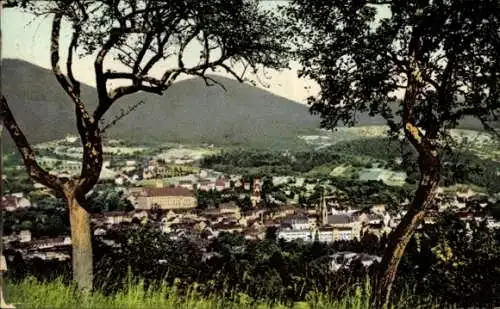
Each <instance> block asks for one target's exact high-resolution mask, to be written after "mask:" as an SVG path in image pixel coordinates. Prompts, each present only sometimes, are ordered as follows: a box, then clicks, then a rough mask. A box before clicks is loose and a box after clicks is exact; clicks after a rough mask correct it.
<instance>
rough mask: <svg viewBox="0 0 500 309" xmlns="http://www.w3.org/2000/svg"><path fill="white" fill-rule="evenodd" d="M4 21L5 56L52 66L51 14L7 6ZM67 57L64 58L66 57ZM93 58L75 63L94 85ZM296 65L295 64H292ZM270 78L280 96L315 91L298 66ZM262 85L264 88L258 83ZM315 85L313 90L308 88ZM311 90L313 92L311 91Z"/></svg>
mask: <svg viewBox="0 0 500 309" xmlns="http://www.w3.org/2000/svg"><path fill="white" fill-rule="evenodd" d="M277 2H278V1H269V2H268V3H266V6H272V5H274V4H276V3H277ZM1 23H2V57H3V58H16V59H22V60H25V61H29V62H31V63H34V64H36V65H39V66H42V67H44V68H50V53H49V48H50V32H51V17H45V18H36V19H34V18H33V16H32V15H29V14H26V13H22V12H20V11H18V10H16V9H4V10H3V12H2V16H1ZM61 34H62V35H61V46H67V45H68V44H69V38H70V34H71V32H70V29H69V27H67V25H66V27H65V25H64V24H63V27H62V32H61ZM65 50H66V48H62V53H61V56H62V57H65ZM63 59H64V58H63ZM190 59H191V61H195V60H197V59H198V53H197V52H196V51H195V50H193V51H191V52H189V51H188V54H187V55H186V62H187V63H189V62H190ZM93 60H94V57H85V58H82V59H79V60H78V61H75V62H74V72H75V74H76V76H77V78H79V80H80V81H82V82H84V83H86V84H89V85H95V82H94V78H95V77H94V70H93ZM292 67H294V66H292ZM269 73H270V74H269V75H270V76H271V80H269V81H266V83H267V84H268V85H269V88H267V90H268V91H270V92H272V93H275V94H277V95H280V96H283V97H286V98H289V99H292V100H295V101H299V102H304V101H305V99H306V98H307V97H308V96H309V95H311V94H314V92H315V91H316V90H317V87H316V85H315V84H314V83H313V82H311V81H306V80H302V79H298V78H297V74H296V69H292V70H285V71H283V72H276V71H270V72H269ZM259 87H262V86H260V85H259ZM305 87H312V90H305ZM311 91H312V92H311Z"/></svg>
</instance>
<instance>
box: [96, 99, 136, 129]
mask: <svg viewBox="0 0 500 309" xmlns="http://www.w3.org/2000/svg"><path fill="white" fill-rule="evenodd" d="M142 104H144V101H142V100H141V101H139V102H137V103H136V104H133V105H131V106H129V108H127V110H121V112H120V115H118V116H116V117H115V119H113V121H111V122H110V123H108V124H105V125H103V126H102V128H101V134H104V132H106V130H108V129H109V128H111V127H113V126H115V125H116V124H117V123H118V121H120V120H121V119H123V118H125V117H126V116H127V115H128V114H130V113H131V112H133V111H135V110H136V109H137V108H138V107H139V106H141V105H142Z"/></svg>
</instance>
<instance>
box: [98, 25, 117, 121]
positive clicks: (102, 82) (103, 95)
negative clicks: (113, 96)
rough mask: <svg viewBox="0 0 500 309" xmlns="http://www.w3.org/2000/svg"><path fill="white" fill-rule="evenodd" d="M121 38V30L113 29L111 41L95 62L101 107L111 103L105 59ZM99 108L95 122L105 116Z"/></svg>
mask: <svg viewBox="0 0 500 309" xmlns="http://www.w3.org/2000/svg"><path fill="white" fill-rule="evenodd" d="M121 36H122V32H121V31H120V30H119V29H116V28H113V29H112V30H111V34H110V36H109V39H108V40H107V41H106V43H104V45H103V47H102V48H101V50H100V51H99V53H98V54H97V56H96V59H95V61H94V69H95V79H96V88H97V94H98V97H99V106H101V104H107V102H108V101H109V97H108V91H107V86H106V77H105V76H104V72H103V62H104V58H105V57H106V55H107V54H108V52H109V50H110V49H111V48H112V47H113V46H114V45H115V44H116V43H117V42H118V40H119V39H120V37H121ZM99 106H98V107H97V109H96V110H95V111H94V118H95V121H99V120H100V119H101V117H102V115H103V114H104V113H103V112H101V110H102V109H100V108H99Z"/></svg>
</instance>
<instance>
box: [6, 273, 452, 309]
mask: <svg viewBox="0 0 500 309" xmlns="http://www.w3.org/2000/svg"><path fill="white" fill-rule="evenodd" d="M5 295H6V300H7V302H8V303H13V304H15V305H16V307H17V308H51V309H62V308H89V309H101V308H109V309H114V308H116V309H118V308H120V309H122V308H128V309H132V308H165V309H264V308H270V309H284V308H291V309H368V308H369V299H370V286H369V284H368V283H367V284H365V285H364V286H361V285H358V286H355V287H353V288H352V290H351V291H347V292H346V293H345V295H343V296H342V297H341V299H340V300H332V299H330V298H328V297H326V296H325V294H322V293H319V292H317V293H309V294H308V295H307V297H306V299H305V300H304V301H302V302H295V303H293V304H283V303H274V302H264V301H255V300H253V299H251V298H250V297H249V296H248V295H246V294H244V293H235V294H234V296H233V297H232V299H224V298H222V297H219V296H216V295H212V296H202V295H200V294H199V293H198V292H197V291H196V286H194V287H192V288H190V289H189V290H188V291H187V292H186V293H183V294H181V293H180V292H179V291H178V290H177V288H176V285H175V284H174V285H171V286H167V285H165V286H162V287H161V288H159V289H155V290H152V289H147V288H145V286H144V282H143V281H138V282H134V281H132V280H129V282H128V285H127V288H126V289H125V290H123V291H120V292H118V293H116V294H114V295H113V296H105V295H104V294H102V293H100V292H94V293H92V294H81V293H78V292H77V291H76V290H75V288H74V287H73V286H71V285H66V284H64V283H63V282H62V280H56V281H51V282H39V281H37V280H36V279H34V278H27V279H25V280H23V281H21V282H19V283H9V282H7V283H6V286H5ZM417 303H418V301H417V302H415V301H413V300H412V299H411V297H406V296H402V297H401V298H400V299H398V300H397V302H396V304H395V305H394V307H393V309H399V308H401V309H402V308H436V309H437V308H443V306H438V305H437V304H434V305H432V304H430V302H428V301H426V302H425V303H426V304H427V305H426V306H423V305H418V304H417ZM429 304H430V305H429Z"/></svg>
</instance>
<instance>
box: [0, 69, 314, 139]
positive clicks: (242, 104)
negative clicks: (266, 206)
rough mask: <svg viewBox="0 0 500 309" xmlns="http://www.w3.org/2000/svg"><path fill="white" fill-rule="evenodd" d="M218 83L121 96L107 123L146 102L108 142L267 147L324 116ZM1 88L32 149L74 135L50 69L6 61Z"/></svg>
mask: <svg viewBox="0 0 500 309" xmlns="http://www.w3.org/2000/svg"><path fill="white" fill-rule="evenodd" d="M216 78H217V79H218V80H219V81H220V82H221V83H222V84H224V86H225V87H226V89H227V92H226V91H224V89H222V88H221V87H219V86H212V87H207V86H206V85H205V83H204V81H203V80H201V79H199V78H194V79H189V80H185V81H180V82H178V83H176V84H174V85H173V86H172V87H171V88H170V89H168V90H167V91H166V93H165V94H164V95H163V96H158V95H154V94H148V93H137V94H134V95H131V96H127V97H124V98H122V99H121V100H119V101H117V102H116V103H115V105H114V106H113V108H112V109H111V110H110V113H109V114H107V115H106V116H105V117H106V119H107V120H112V119H113V118H114V117H113V116H114V115H116V114H117V112H119V110H120V108H127V107H128V106H130V105H132V104H134V103H136V102H138V101H140V100H144V101H145V102H146V104H144V105H141V106H140V107H139V108H138V109H137V110H136V111H135V112H134V113H132V114H130V115H129V116H127V117H126V118H124V119H122V120H121V121H120V122H119V123H118V124H117V125H116V126H115V127H113V128H112V129H110V130H109V132H108V136H109V137H114V138H125V139H132V140H136V141H149V142H185V143H187V142H206V143H214V144H244V145H248V144H251V145H254V146H259V145H261V146H268V145H271V144H276V145H279V144H280V143H288V142H291V141H294V140H295V138H296V137H297V135H300V134H307V133H312V132H314V131H315V130H316V129H317V128H318V127H319V118H318V117H315V116H312V115H310V114H309V112H308V107H307V106H305V105H302V104H299V103H296V102H293V101H290V100H287V99H285V98H282V97H279V96H276V95H273V94H271V93H270V92H267V91H265V90H262V89H260V88H257V87H253V86H250V85H247V84H241V83H238V82H237V81H234V80H232V79H227V78H224V77H216ZM2 82H3V85H2V87H3V91H4V93H5V95H6V97H7V99H8V102H9V105H10V107H11V109H12V111H13V113H14V115H15V117H16V119H17V120H18V122H19V124H20V125H21V127H22V128H23V130H24V131H25V133H26V135H27V137H28V139H29V140H30V141H31V142H32V143H38V142H44V141H47V140H53V139H58V138H63V137H64V136H65V135H66V134H67V133H74V134H76V129H75V124H74V122H75V120H74V114H73V105H72V103H71V101H70V100H69V98H68V97H67V96H66V94H65V93H64V92H63V90H62V88H61V87H60V86H59V84H58V83H57V81H56V79H55V77H54V76H53V74H52V72H51V71H50V70H47V69H44V68H41V67H38V66H35V65H33V64H31V63H28V62H25V61H21V60H13V59H4V60H3V67H2ZM82 96H83V98H84V100H85V101H86V102H87V104H88V105H89V106H91V107H94V106H95V102H96V91H95V89H94V88H93V87H90V86H87V85H82ZM8 139H9V142H8V144H10V143H11V141H10V137H9V138H8ZM10 145H12V144H10Z"/></svg>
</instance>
